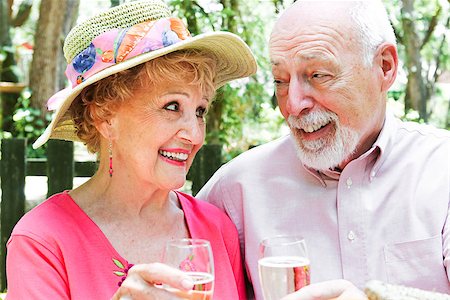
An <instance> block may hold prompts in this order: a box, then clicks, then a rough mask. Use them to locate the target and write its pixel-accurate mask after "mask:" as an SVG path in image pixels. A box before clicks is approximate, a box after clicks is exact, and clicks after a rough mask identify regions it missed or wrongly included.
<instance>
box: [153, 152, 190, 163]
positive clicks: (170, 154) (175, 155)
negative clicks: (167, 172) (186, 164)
mask: <svg viewBox="0 0 450 300" xmlns="http://www.w3.org/2000/svg"><path fill="white" fill-rule="evenodd" d="M159 154H161V155H162V156H164V157H167V158H168V159H172V160H176V161H185V160H187V158H188V155H187V154H186V153H177V152H168V151H163V150H160V151H159Z"/></svg>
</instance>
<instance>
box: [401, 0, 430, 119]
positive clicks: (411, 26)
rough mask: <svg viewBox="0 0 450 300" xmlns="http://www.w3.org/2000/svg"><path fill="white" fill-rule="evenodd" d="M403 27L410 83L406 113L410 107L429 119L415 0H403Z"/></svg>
mask: <svg viewBox="0 0 450 300" xmlns="http://www.w3.org/2000/svg"><path fill="white" fill-rule="evenodd" d="M402 3H403V6H402V9H401V11H402V27H403V31H404V34H403V44H404V46H405V51H406V68H407V70H408V83H407V85H406V96H405V114H406V113H407V112H408V110H409V109H414V110H417V111H418V112H419V116H420V118H422V119H423V120H425V121H426V120H427V107H426V106H427V97H426V94H427V93H426V87H425V82H424V78H423V76H422V64H421V57H420V48H421V44H422V42H421V41H420V38H419V36H418V34H417V30H416V26H415V20H414V18H413V15H414V0H403V1H402Z"/></svg>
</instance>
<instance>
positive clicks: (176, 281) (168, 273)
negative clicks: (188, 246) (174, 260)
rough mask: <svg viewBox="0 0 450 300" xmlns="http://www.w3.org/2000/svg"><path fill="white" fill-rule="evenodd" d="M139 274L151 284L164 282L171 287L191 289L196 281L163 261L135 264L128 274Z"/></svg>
mask: <svg viewBox="0 0 450 300" xmlns="http://www.w3.org/2000/svg"><path fill="white" fill-rule="evenodd" d="M130 274H131V275H138V276H139V277H140V278H142V279H143V280H145V281H146V282H147V283H149V284H155V283H164V284H167V285H170V286H171V287H174V288H178V289H182V290H191V289H192V288H193V287H194V281H193V280H192V278H191V277H189V276H187V275H186V273H184V272H183V271H181V270H178V269H176V268H173V267H170V266H168V265H165V264H161V263H152V264H139V265H134V266H133V267H131V269H130V270H129V271H128V276H130Z"/></svg>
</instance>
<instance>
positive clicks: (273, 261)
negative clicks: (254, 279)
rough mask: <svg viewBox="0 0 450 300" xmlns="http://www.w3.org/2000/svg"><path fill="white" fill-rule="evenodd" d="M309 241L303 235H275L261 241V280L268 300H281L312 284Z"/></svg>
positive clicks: (264, 294)
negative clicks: (307, 243)
mask: <svg viewBox="0 0 450 300" xmlns="http://www.w3.org/2000/svg"><path fill="white" fill-rule="evenodd" d="M309 265H310V262H309V259H308V253H307V250H306V242H305V240H304V239H303V238H302V237H299V236H275V237H270V238H266V239H264V240H262V241H261V243H260V255H259V260H258V269H259V279H260V282H261V288H262V292H263V296H264V299H265V300H279V299H281V298H283V297H284V296H286V295H288V294H291V293H293V292H295V291H298V290H299V289H301V288H302V287H304V286H306V285H308V284H309V283H310V266H309Z"/></svg>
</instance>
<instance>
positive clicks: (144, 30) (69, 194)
mask: <svg viewBox="0 0 450 300" xmlns="http://www.w3.org/2000/svg"><path fill="white" fill-rule="evenodd" d="M64 52H65V56H66V59H67V61H68V67H67V70H66V75H67V77H68V79H69V80H70V82H71V87H70V88H68V89H66V90H63V91H61V92H59V93H57V94H56V95H55V96H54V97H52V98H51V99H50V100H49V102H48V106H49V108H51V109H55V110H56V114H55V116H54V118H53V120H52V122H51V124H50V125H49V127H48V128H47V129H46V131H45V132H44V134H43V135H42V136H41V137H40V138H39V139H38V140H37V141H36V142H35V144H34V145H33V146H34V147H39V146H41V145H42V144H44V143H45V142H46V141H47V140H48V139H49V138H56V139H66V140H76V141H82V142H84V143H85V144H86V145H87V148H88V150H90V151H91V152H96V153H98V154H99V168H98V170H97V172H96V173H95V175H94V176H93V177H92V178H91V179H90V180H88V181H87V182H86V183H85V184H83V185H81V186H80V187H78V188H76V189H74V190H71V191H65V192H63V193H60V194H57V195H54V196H52V197H50V198H49V199H47V200H46V201H44V202H43V203H42V204H40V205H39V206H37V207H36V208H34V209H33V210H31V211H30V212H28V213H27V214H26V215H25V216H24V217H23V218H22V219H21V220H20V221H19V222H18V224H17V225H16V227H15V228H14V230H13V233H12V235H11V238H10V240H9V241H8V255H7V279H8V295H7V297H8V299H111V298H114V299H119V298H121V299H125V298H126V299H130V298H132V299H178V298H176V297H175V295H174V294H171V293H169V292H168V291H166V290H164V289H161V288H159V287H158V286H157V285H156V286H155V283H167V284H169V285H171V286H173V287H176V288H181V289H185V290H189V289H191V288H192V287H193V282H192V280H191V279H190V278H189V277H187V276H185V275H184V274H183V273H182V272H181V271H179V270H176V269H173V268H171V267H169V266H166V265H164V264H161V263H158V262H159V261H161V256H162V253H163V249H164V246H165V243H166V242H167V241H168V240H170V239H177V238H188V237H192V238H203V239H207V240H209V241H210V242H211V246H212V250H213V254H214V264H215V288H214V299H224V300H230V299H233V300H234V299H244V298H245V289H244V279H243V271H242V266H241V258H240V254H239V243H238V240H237V233H236V229H235V227H234V225H232V223H231V222H230V220H229V219H228V218H227V217H226V216H225V215H223V214H222V213H221V212H219V211H218V210H217V209H216V208H215V207H213V206H211V205H210V204H208V203H205V202H200V201H197V200H195V199H194V198H193V197H192V196H189V195H187V194H184V193H181V192H178V191H176V190H177V189H178V188H180V187H182V186H183V185H184V183H185V181H186V174H187V172H188V169H189V167H190V166H191V164H192V161H193V159H194V157H195V154H196V153H197V152H198V150H199V149H200V147H201V146H202V144H203V142H204V139H205V122H204V117H205V114H206V112H207V110H208V107H209V106H210V105H211V101H212V99H213V95H214V92H215V89H216V88H218V87H220V86H221V85H223V84H225V83H226V82H228V81H230V80H233V79H236V78H241V77H245V76H248V75H251V74H252V73H254V72H255V70H256V64H255V61H254V58H253V56H252V54H251V52H250V50H249V49H248V47H247V46H246V45H245V43H244V42H242V40H240V39H239V38H238V37H237V36H235V35H233V34H230V33H225V32H215V33H209V34H203V35H198V36H196V37H191V36H190V34H189V32H188V31H187V30H186V28H185V27H184V25H183V23H182V22H181V21H180V20H179V19H176V18H171V17H170V11H169V10H168V8H167V6H166V5H165V4H164V3H162V2H159V1H150V0H147V1H136V2H129V3H126V4H123V5H120V6H118V7H114V8H112V9H110V10H108V11H106V12H104V13H101V14H99V15H97V16H95V17H93V18H91V19H89V20H87V21H85V22H83V23H81V24H79V25H77V26H76V27H75V28H73V29H72V30H71V32H70V33H69V35H68V36H67V38H66V40H65V45H64Z"/></svg>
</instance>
